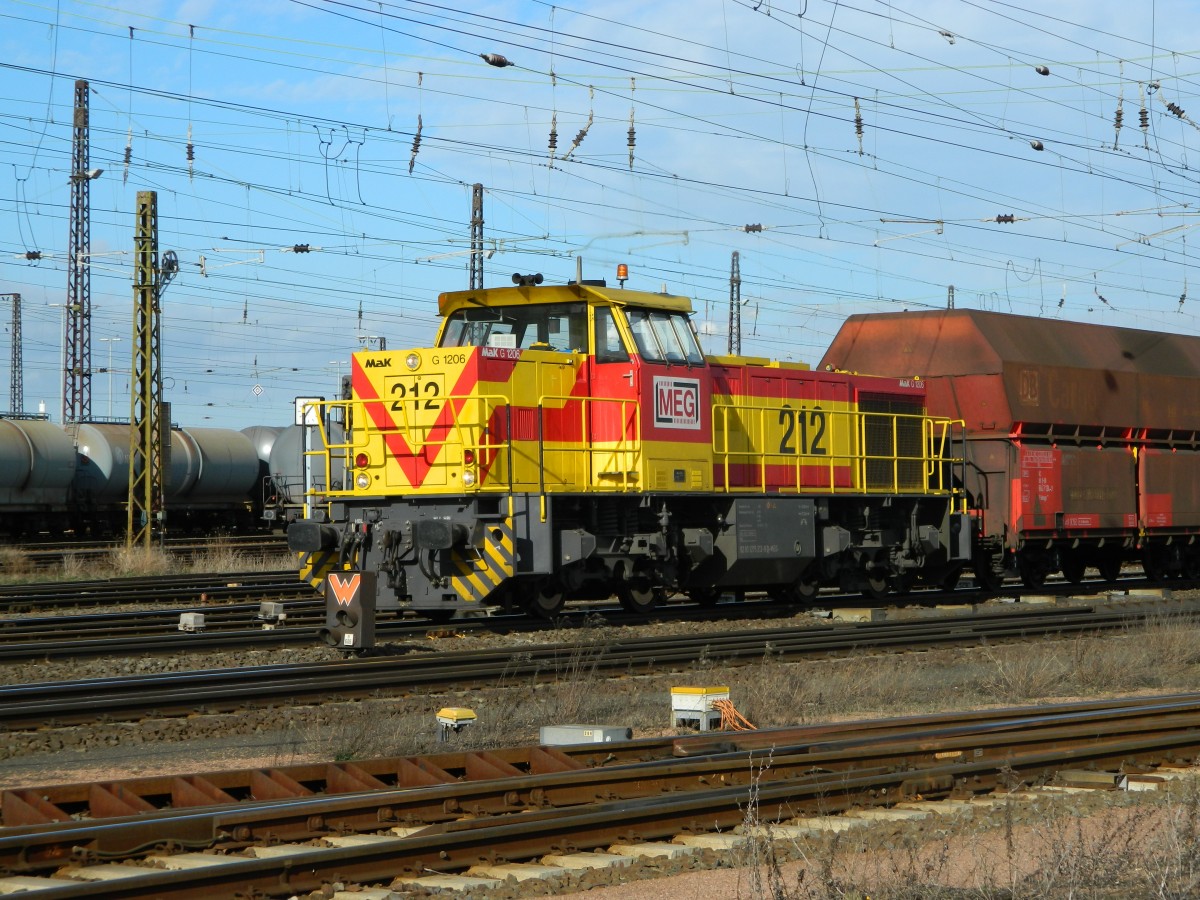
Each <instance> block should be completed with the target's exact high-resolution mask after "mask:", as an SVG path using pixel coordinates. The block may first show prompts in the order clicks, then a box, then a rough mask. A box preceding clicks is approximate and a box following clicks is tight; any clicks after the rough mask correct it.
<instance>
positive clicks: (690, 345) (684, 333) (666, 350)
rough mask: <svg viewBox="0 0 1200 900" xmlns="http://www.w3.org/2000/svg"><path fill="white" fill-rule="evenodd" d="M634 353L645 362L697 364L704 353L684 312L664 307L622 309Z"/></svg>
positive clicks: (702, 361)
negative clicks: (633, 346) (632, 342)
mask: <svg viewBox="0 0 1200 900" xmlns="http://www.w3.org/2000/svg"><path fill="white" fill-rule="evenodd" d="M626 317H627V318H628V320H629V329H630V331H631V332H632V333H633V340H634V343H635V344H637V349H638V355H639V356H641V357H642V359H644V360H646V361H647V362H665V363H671V364H676V365H682V364H685V363H686V364H687V365H692V366H699V365H703V364H704V354H703V353H701V352H700V345H699V344H698V343H697V341H696V335H695V332H693V331H692V326H691V323H690V322H689V321H688V317H687V315H686V314H685V313H681V312H666V311H664V310H649V309H635V308H631V309H628V310H626Z"/></svg>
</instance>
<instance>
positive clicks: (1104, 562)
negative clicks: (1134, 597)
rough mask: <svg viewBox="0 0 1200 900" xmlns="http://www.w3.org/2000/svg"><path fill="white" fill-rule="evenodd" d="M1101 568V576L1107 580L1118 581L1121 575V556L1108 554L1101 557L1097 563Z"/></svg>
mask: <svg viewBox="0 0 1200 900" xmlns="http://www.w3.org/2000/svg"><path fill="white" fill-rule="evenodd" d="M1097 567H1098V568H1099V569H1100V577H1101V578H1103V579H1104V580H1105V581H1116V580H1117V579H1118V578H1120V577H1121V557H1119V556H1113V555H1112V554H1108V555H1107V556H1104V557H1102V558H1101V560H1100V562H1099V563H1097Z"/></svg>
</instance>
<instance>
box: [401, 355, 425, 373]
mask: <svg viewBox="0 0 1200 900" xmlns="http://www.w3.org/2000/svg"><path fill="white" fill-rule="evenodd" d="M404 364H405V365H406V366H408V368H409V369H410V370H412V371H416V370H417V369H419V368H420V367H421V356H420V354H418V353H410V354H408V356H406V357H404Z"/></svg>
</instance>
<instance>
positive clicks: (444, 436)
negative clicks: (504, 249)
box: [288, 276, 970, 648]
mask: <svg viewBox="0 0 1200 900" xmlns="http://www.w3.org/2000/svg"><path fill="white" fill-rule="evenodd" d="M541 280H542V279H541V276H514V283H515V286H514V287H504V288H489V289H479V290H474V291H457V292H453V293H445V294H442V295H441V296H440V297H439V299H438V303H439V312H440V314H441V316H442V317H443V321H442V324H441V328H440V330H439V332H438V337H437V341H436V343H435V346H433V347H431V348H421V349H412V350H382V351H362V352H359V353H356V354H354V358H353V363H352V366H353V369H352V375H351V379H350V383H351V391H350V396H349V397H348V398H345V399H340V400H336V401H332V402H328V403H321V404H318V408H317V409H316V410H315V412H316V413H318V414H317V415H315V416H314V421H317V422H319V423H320V424H319V425H318V427H317V430H318V431H319V433H320V440H318V441H316V442H315V446H316V449H315V450H314V451H313V456H314V458H315V459H316V460H317V461H318V462H319V463H320V464H321V465H323V466H324V467H325V470H326V472H325V478H324V480H323V482H322V483H323V484H329V485H334V489H331V490H327V491H323V492H322V497H321V498H320V499H321V501H322V505H321V506H320V507H319V508H318V507H317V506H314V510H318V511H316V512H314V513H313V514H312V515H311V516H310V517H308V518H306V519H305V520H303V521H301V522H297V523H294V524H293V525H292V526H291V528H290V529H289V532H288V538H289V545H290V546H291V548H292V549H293V550H295V551H297V552H300V553H302V554H303V557H304V565H303V572H302V576H303V577H307V578H309V579H310V580H312V581H313V583H314V585H320V584H321V583H322V582H324V583H325V584H326V588H327V593H328V596H329V598H330V599H329V607H330V616H329V628H328V629H327V631H328V637H329V639H330V641H331V642H332V643H335V644H337V645H338V646H342V647H345V648H354V647H361V646H368V645H370V643H371V642H372V630H373V625H372V623H373V616H374V612H375V610H376V609H380V610H382V609H398V608H411V609H412V610H414V611H416V612H418V613H420V614H422V615H428V616H433V617H435V618H438V617H448V616H450V615H452V614H454V613H455V612H456V611H459V610H463V609H468V608H472V607H479V606H500V607H505V608H510V609H512V608H519V609H524V610H526V611H527V612H529V613H531V614H533V615H537V616H542V617H550V616H553V615H555V614H556V613H557V612H558V611H559V610H560V609H561V608H562V606H563V604H564V602H566V601H568V600H571V599H583V598H596V597H608V596H612V595H614V594H615V595H616V596H617V597H618V598H619V599H620V601H621V603H622V604H623V605H624V606H625V607H626V608H628V609H630V610H631V611H639V612H644V611H647V610H649V609H651V608H652V607H653V606H654V604H655V603H656V602H657V600H658V599H659V598H661V597H663V596H666V595H668V594H671V593H685V594H687V595H689V596H690V597H692V598H694V599H696V600H698V601H700V602H702V603H708V602H715V600H716V599H717V598H718V597H720V595H721V594H722V593H726V592H733V593H741V592H745V591H750V590H755V591H767V592H769V593H771V594H773V595H775V596H778V597H781V598H784V599H790V600H794V601H797V602H803V601H805V600H807V599H811V598H812V597H813V596H814V595H815V593H816V591H817V590H818V589H819V588H820V587H821V586H822V585H826V584H837V585H841V586H843V587H849V588H851V589H859V590H863V591H865V592H867V593H869V594H877V595H881V594H883V593H886V592H887V590H888V589H889V588H892V587H902V586H907V585H908V584H911V583H912V582H913V581H914V580H916V579H924V580H933V581H941V580H945V579H953V578H955V577H957V573H958V572H959V570H960V569H961V568H962V566H963V565H964V564H965V563H967V562H968V561H969V559H970V533H969V532H970V521H969V519H968V518H967V516H966V514H965V512H964V511H963V508H962V507H963V503H962V499H961V497H960V495H959V494H957V493H956V490H955V487H954V486H955V485H956V484H961V483H962V472H961V456H962V435H961V423H958V422H955V421H953V420H950V419H946V418H938V417H933V416H930V415H928V414H927V413H926V411H925V385H924V382H923V381H922V380H921V379H920V378H917V377H903V378H900V377H895V378H877V377H869V376H859V375H853V374H847V373H839V372H829V371H812V370H810V369H809V368H808V367H807V366H804V365H800V364H795V363H782V362H771V361H768V360H765V359H758V358H751V357H714V356H707V357H706V356H705V355H704V354H703V353H702V352H701V349H700V343H699V341H698V339H697V337H696V333H695V331H694V329H693V327H692V323H691V321H690V318H689V315H690V313H691V311H692V308H691V302H690V300H688V299H687V298H685V297H678V296H671V295H668V294H665V293H663V294H655V293H647V292H641V291H634V290H626V289H624V288H620V289H612V288H608V287H606V286H605V285H604V284H603V283H602V282H579V283H571V284H567V285H542V284H541ZM343 466H344V469H345V473H346V474H345V482H346V483H343V484H341V486H340V487H338V485H337V482H336V480H335V478H333V477H331V476H335V475H336V473H337V472H338V470H339V469H340V468H341V467H343Z"/></svg>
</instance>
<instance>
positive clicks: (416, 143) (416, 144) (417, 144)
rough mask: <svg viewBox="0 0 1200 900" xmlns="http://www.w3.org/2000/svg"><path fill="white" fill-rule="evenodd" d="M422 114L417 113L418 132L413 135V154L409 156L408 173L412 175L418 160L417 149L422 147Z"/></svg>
mask: <svg viewBox="0 0 1200 900" xmlns="http://www.w3.org/2000/svg"><path fill="white" fill-rule="evenodd" d="M422 124H423V123H422V122H421V116H420V114H418V115H417V133H416V134H414V135H413V145H412V154H411V155H410V156H409V157H408V174H409V175H411V174H412V171H413V166H414V165H416V162H417V151H418V150H420V149H421V126H422Z"/></svg>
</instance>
